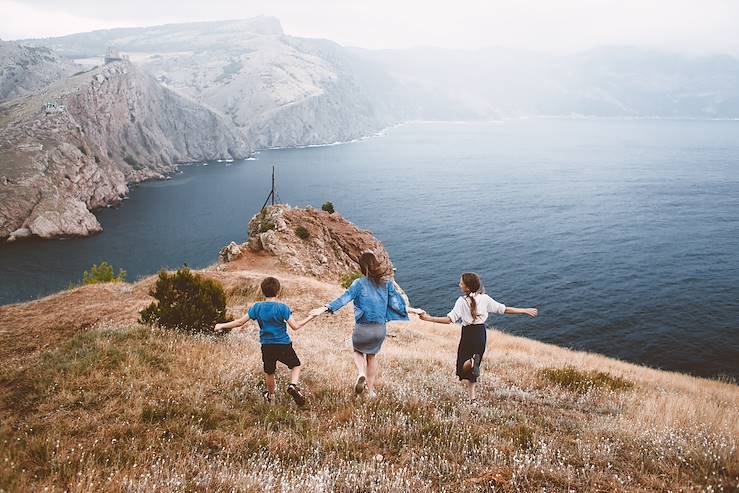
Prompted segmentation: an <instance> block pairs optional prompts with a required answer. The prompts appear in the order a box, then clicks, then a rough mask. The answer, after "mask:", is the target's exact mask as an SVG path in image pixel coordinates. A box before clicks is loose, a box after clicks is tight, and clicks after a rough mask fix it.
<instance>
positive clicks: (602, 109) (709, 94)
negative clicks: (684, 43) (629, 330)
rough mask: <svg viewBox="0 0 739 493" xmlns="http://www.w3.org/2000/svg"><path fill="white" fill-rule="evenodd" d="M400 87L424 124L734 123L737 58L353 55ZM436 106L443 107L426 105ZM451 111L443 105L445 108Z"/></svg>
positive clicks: (491, 51)
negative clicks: (538, 120) (527, 119)
mask: <svg viewBox="0 0 739 493" xmlns="http://www.w3.org/2000/svg"><path fill="white" fill-rule="evenodd" d="M355 53H356V54H357V55H358V56H361V57H364V58H365V59H367V60H370V61H372V62H373V63H376V64H378V65H379V66H381V67H382V68H384V69H385V70H386V71H387V72H388V73H389V74H391V75H393V77H394V78H396V80H400V81H404V82H405V84H406V90H407V92H409V93H411V94H414V95H415V101H427V103H425V104H424V105H423V106H422V107H421V110H422V113H423V114H424V116H425V117H426V118H435V117H440V118H444V116H445V115H449V114H452V113H453V111H456V112H457V113H458V114H460V115H465V114H468V115H477V116H479V117H481V118H485V117H494V116H498V117H517V116H542V115H547V116H571V115H586V116H609V117H611V116H625V117H690V118H736V117H739V60H736V59H735V58H732V57H730V56H725V55H712V56H698V57H688V56H683V55H677V54H670V53H661V52H654V51H647V50H641V49H636V48H625V47H609V48H601V49H596V50H591V51H587V52H584V53H579V54H576V55H571V56H551V55H545V54H541V53H535V52H528V51H518V50H503V49H496V48H486V49H480V50H474V51H460V50H443V49H435V48H415V49H409V50H382V51H373V50H355ZM428 101H442V102H444V104H442V105H433V104H428ZM450 102H451V103H452V104H453V105H454V109H452V108H450V107H449V103H450Z"/></svg>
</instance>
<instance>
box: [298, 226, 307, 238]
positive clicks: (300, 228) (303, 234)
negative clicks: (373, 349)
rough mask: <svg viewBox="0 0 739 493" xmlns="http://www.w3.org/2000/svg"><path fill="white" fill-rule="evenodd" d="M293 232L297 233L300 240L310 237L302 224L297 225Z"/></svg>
mask: <svg viewBox="0 0 739 493" xmlns="http://www.w3.org/2000/svg"><path fill="white" fill-rule="evenodd" d="M295 234H296V235H298V238H300V239H301V240H307V239H308V238H310V232H309V231H308V230H307V229H305V228H304V227H303V226H298V227H297V228H295Z"/></svg>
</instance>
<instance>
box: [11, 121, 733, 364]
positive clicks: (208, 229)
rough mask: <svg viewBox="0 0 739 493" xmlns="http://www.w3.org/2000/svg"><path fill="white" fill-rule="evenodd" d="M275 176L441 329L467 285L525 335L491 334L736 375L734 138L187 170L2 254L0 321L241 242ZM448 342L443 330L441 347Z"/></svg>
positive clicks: (492, 147) (406, 129)
mask: <svg viewBox="0 0 739 493" xmlns="http://www.w3.org/2000/svg"><path fill="white" fill-rule="evenodd" d="M272 163H277V166H278V191H279V195H280V198H281V199H282V201H284V202H287V203H290V204H292V205H296V206H303V205H306V204H312V205H314V206H318V207H320V205H321V204H322V203H323V202H324V201H326V200H331V201H332V202H333V203H334V205H335V206H336V209H337V210H338V211H339V212H341V213H342V214H343V215H344V216H345V217H347V218H348V219H349V220H351V221H352V222H354V223H356V224H358V225H360V226H361V227H365V228H367V229H370V230H372V231H373V232H374V233H375V234H376V235H377V236H378V237H379V238H380V239H381V240H383V241H384V242H385V245H386V246H387V248H388V249H389V250H390V252H391V254H392V257H393V260H394V262H395V264H396V266H397V268H398V280H399V282H400V283H401V284H402V285H403V286H404V287H405V288H406V289H407V291H408V292H409V294H410V296H411V299H412V300H413V302H414V304H416V305H417V306H421V307H423V308H426V309H428V310H429V311H431V312H432V313H434V314H436V315H442V314H445V313H446V312H447V311H448V310H449V308H450V307H451V306H452V304H453V302H454V299H455V298H456V296H457V295H458V293H457V291H458V288H457V280H458V278H459V274H460V273H461V272H463V271H466V270H474V271H477V272H479V273H480V274H481V275H482V277H483V280H484V282H485V285H486V287H487V290H488V292H489V293H490V294H491V295H492V296H493V297H494V298H496V299H497V300H498V301H501V302H503V303H506V304H509V305H515V306H531V305H533V306H538V307H539V308H540V310H541V316H540V318H539V319H536V320H533V319H530V318H522V317H501V316H498V317H495V318H493V319H492V323H493V324H494V325H495V326H496V327H499V328H501V329H503V330H505V331H508V332H511V333H514V334H519V335H524V336H527V337H531V338H534V339H539V340H543V341H547V342H553V343H556V344H559V345H563V346H568V347H572V348H577V349H587V350H590V351H595V352H599V353H603V354H607V355H610V356H615V357H618V358H622V359H626V360H630V361H634V362H639V363H643V364H647V365H651V366H655V367H661V368H666V369H672V370H680V371H687V372H692V373H695V374H698V375H706V376H716V375H728V376H733V377H737V376H739V122H725V121H723V122H722V121H658V120H653V121H648V120H632V121H627V120H522V121H510V122H505V123H469V124H452V123H418V124H409V125H404V126H400V127H396V128H393V129H391V130H389V131H387V132H386V134H385V135H383V136H381V137H375V138H371V139H367V140H364V141H361V142H356V143H351V144H346V145H338V146H328V147H317V148H305V149H287V150H274V151H265V152H262V153H261V154H259V155H258V158H257V160H253V161H241V162H235V163H232V164H231V165H226V164H225V163H209V165H208V166H191V167H188V168H186V169H185V170H184V172H183V173H182V174H180V175H178V176H177V177H175V178H174V179H172V180H169V181H164V182H152V183H147V184H143V185H141V186H138V187H137V188H135V189H134V190H133V191H132V192H131V194H130V199H129V200H126V201H125V202H124V204H123V206H122V207H119V208H115V209H105V210H101V211H99V213H98V214H97V215H98V217H99V219H100V221H101V223H102V225H103V228H104V229H105V231H104V232H103V233H102V234H100V235H97V236H94V237H92V238H87V239H74V240H64V241H50V242H42V241H30V242H20V243H14V244H6V245H0V303H11V302H16V301H21V300H28V299H31V298H34V297H37V296H42V295H45V294H48V293H51V292H54V291H56V290H59V289H63V288H65V287H66V286H67V285H68V284H69V282H70V281H75V280H79V279H80V278H81V275H82V272H83V271H84V270H85V269H88V268H89V267H90V265H91V264H93V263H98V262H100V261H103V260H107V261H109V262H111V263H112V264H114V266H116V267H123V268H124V269H126V270H127V271H128V274H129V279H136V278H138V277H140V276H144V275H148V274H151V273H154V272H156V271H158V270H159V269H160V268H162V267H168V268H176V267H178V266H181V265H182V264H183V263H187V264H188V265H190V266H192V267H202V266H206V265H209V264H212V263H214V262H215V261H216V258H217V253H218V250H219V249H220V248H221V247H222V246H223V245H224V244H226V243H228V242H229V241H231V240H236V241H239V242H240V241H243V240H244V239H245V237H246V231H247V223H248V221H249V218H251V216H252V215H253V214H255V213H256V212H257V211H258V209H259V207H261V205H262V203H263V202H264V199H265V198H266V194H267V192H268V188H269V180H270V173H271V165H272ZM450 330H452V329H450Z"/></svg>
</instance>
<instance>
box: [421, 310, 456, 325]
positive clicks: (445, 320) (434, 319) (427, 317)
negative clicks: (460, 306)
mask: <svg viewBox="0 0 739 493" xmlns="http://www.w3.org/2000/svg"><path fill="white" fill-rule="evenodd" d="M418 318H420V319H421V320H425V321H426V322H434V323H437V324H450V323H452V319H451V318H449V317H447V316H444V317H433V316H431V315H429V314H428V313H426V312H423V313H419V314H418Z"/></svg>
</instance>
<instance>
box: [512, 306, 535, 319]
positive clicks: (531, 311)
mask: <svg viewBox="0 0 739 493" xmlns="http://www.w3.org/2000/svg"><path fill="white" fill-rule="evenodd" d="M504 313H505V314H506V315H528V316H529V317H538V316H539V309H538V308H515V307H512V306H507V307H506V308H505V312H504Z"/></svg>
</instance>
